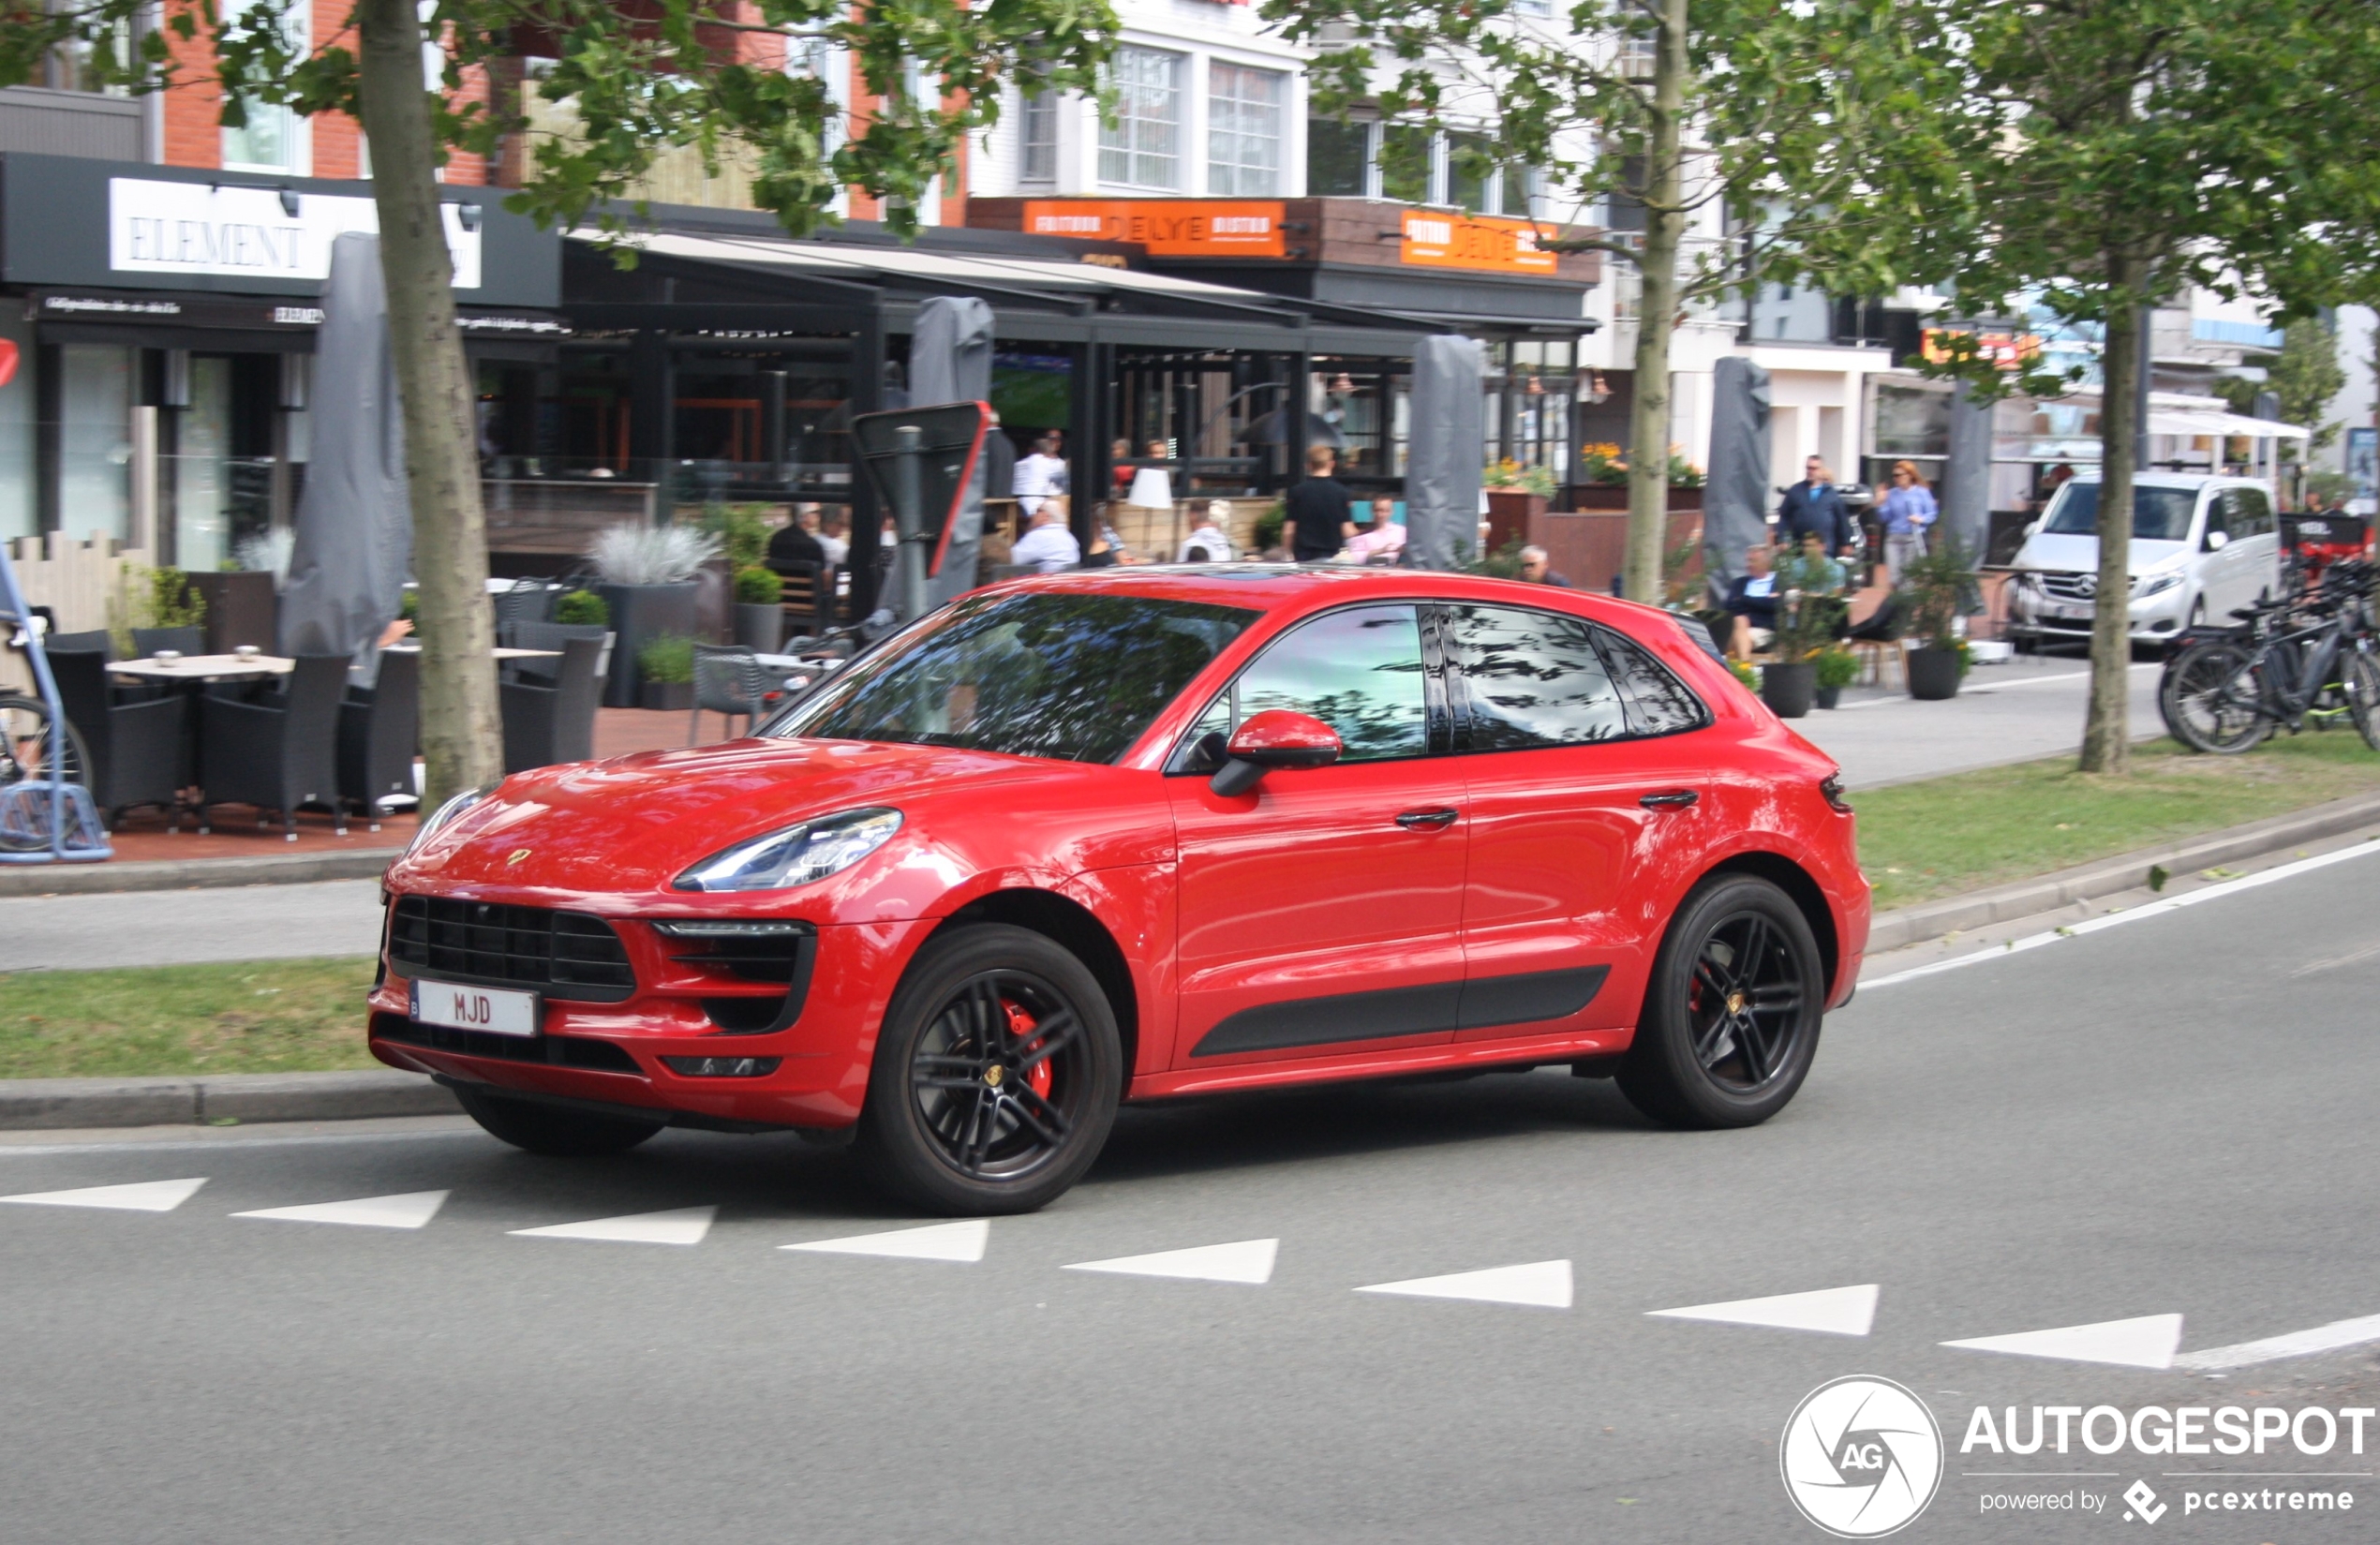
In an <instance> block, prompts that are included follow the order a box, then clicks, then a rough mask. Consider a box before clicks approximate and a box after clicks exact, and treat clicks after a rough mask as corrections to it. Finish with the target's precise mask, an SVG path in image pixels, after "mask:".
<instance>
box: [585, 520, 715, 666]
mask: <svg viewBox="0 0 2380 1545" xmlns="http://www.w3.org/2000/svg"><path fill="white" fill-rule="evenodd" d="M720 550H721V541H720V538H719V537H718V536H717V535H716V534H715V533H712V532H709V531H702V530H697V529H695V528H694V527H692V526H643V525H638V524H635V523H633V522H631V523H624V524H622V525H618V526H614V527H610V528H608V529H606V530H604V531H602V532H599V533H598V534H597V535H596V538H595V541H594V543H593V544H592V545H591V546H590V547H589V548H588V558H589V559H590V560H591V561H592V563H593V565H594V569H595V576H596V585H595V593H596V595H598V596H599V597H601V598H602V602H603V605H604V607H605V608H606V609H607V610H608V611H609V612H610V614H611V626H612V631H614V632H616V633H617V634H618V635H619V643H618V646H617V647H616V648H615V649H614V650H613V651H612V668H611V676H610V680H609V681H608V682H607V683H606V684H605V686H604V690H603V706H605V707H607V708H632V707H634V706H636V705H637V703H638V702H639V701H641V696H640V694H639V692H638V691H637V685H636V683H637V676H636V673H637V669H638V663H639V661H642V660H643V659H644V651H645V646H646V645H647V643H648V642H650V641H652V640H654V639H657V638H661V637H662V636H664V635H666V634H673V633H683V634H685V635H687V636H688V637H692V635H693V634H694V633H695V632H696V631H698V629H699V628H700V626H701V624H700V620H699V618H698V617H696V615H695V595H696V592H697V591H699V590H700V588H701V587H700V586H698V585H696V584H695V582H694V580H695V576H696V575H697V574H699V573H701V572H702V570H703V566H704V565H705V564H707V563H708V562H710V561H711V559H713V558H715V557H718V556H719V554H720ZM721 621H722V622H723V621H724V618H721ZM688 679H690V680H691V679H692V677H689V678H688Z"/></svg>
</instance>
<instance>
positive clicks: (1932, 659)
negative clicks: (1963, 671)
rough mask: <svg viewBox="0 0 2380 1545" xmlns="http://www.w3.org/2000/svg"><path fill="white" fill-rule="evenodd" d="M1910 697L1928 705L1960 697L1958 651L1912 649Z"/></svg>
mask: <svg viewBox="0 0 2380 1545" xmlns="http://www.w3.org/2000/svg"><path fill="white" fill-rule="evenodd" d="M1909 695H1910V696H1911V697H1914V698H1919V699H1922V700H1924V701H1925V702H1927V703H1939V702H1941V700H1942V699H1944V698H1948V697H1956V696H1957V695H1958V651H1957V650H1956V649H1911V650H1910V651H1909Z"/></svg>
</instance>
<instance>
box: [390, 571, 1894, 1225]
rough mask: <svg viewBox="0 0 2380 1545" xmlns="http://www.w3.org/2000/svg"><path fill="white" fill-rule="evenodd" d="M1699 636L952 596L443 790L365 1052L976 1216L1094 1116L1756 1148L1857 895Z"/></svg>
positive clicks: (1572, 596)
mask: <svg viewBox="0 0 2380 1545" xmlns="http://www.w3.org/2000/svg"><path fill="white" fill-rule="evenodd" d="M1691 627H1692V625H1691V624H1690V623H1688V624H1681V622H1680V621H1679V620H1678V619H1676V618H1673V617H1669V616H1667V615H1665V614H1663V613H1660V612H1657V611H1653V610H1650V609H1648V608H1645V607H1643V606H1636V605H1631V604H1629V603H1627V602H1616V601H1610V600H1606V599H1603V598H1601V597H1597V596H1588V595H1582V594H1579V593H1577V592H1575V591H1568V590H1559V589H1550V588H1545V587H1535V586H1522V585H1518V584H1512V583H1508V582H1504V581H1499V580H1490V579H1475V578H1469V577H1465V576H1462V575H1450V574H1432V573H1416V572H1402V571H1396V570H1380V569H1369V570H1367V569H1330V568H1319V569H1314V568H1307V569H1289V568H1270V567H1258V566H1239V567H1234V566H1223V567H1203V568H1196V569H1141V570H1113V569H1111V570H1106V571H1101V572H1093V573H1081V574H1065V575H1057V576H1050V577H1046V578H1039V579H1027V580H1020V581H1015V582H1012V583H1008V584H1004V585H1000V586H996V587H991V588H989V589H986V590H981V591H978V592H976V593H974V594H973V595H970V596H968V597H965V598H963V599H961V600H960V601H959V602H956V603H955V604H953V605H951V606H949V607H947V608H945V609H944V610H943V611H941V612H938V613H936V614H935V615H933V616H931V617H928V618H926V619H925V620H924V621H922V622H921V623H919V624H917V625H915V626H914V627H912V628H909V629H907V630H905V631H902V632H900V633H899V634H896V635H895V636H893V637H892V638H890V639H887V640H885V641H884V642H882V643H881V644H879V645H878V646H875V647H874V648H872V649H870V650H869V651H868V652H866V653H864V654H862V655H861V656H860V657H859V658H858V659H856V660H855V661H852V662H851V663H850V664H849V665H848V666H846V667H845V668H844V669H843V670H841V671H840V672H839V673H838V674H837V675H836V676H832V677H830V678H829V679H828V680H827V681H826V683H825V684H824V685H823V686H821V687H820V688H818V689H815V690H813V691H811V692H810V693H809V694H807V695H806V696H805V697H803V698H802V699H801V700H799V701H797V702H796V703H795V704H794V705H793V706H790V707H789V708H787V709H786V710H785V711H784V712H782V713H781V714H780V715H778V717H777V718H776V719H775V720H774V721H771V722H770V723H769V724H767V725H766V726H764V727H763V730H762V732H761V734H760V735H757V736H755V737H752V738H748V739H742V740H735V741H730V742H728V743H726V744H723V745H718V746H710V747H705V748H703V749H701V750H688V751H664V752H647V753H645V754H642V755H637V756H630V757H623V758H619V759H617V760H614V761H609V762H598V763H588V764H582V765H570V766H557V767H548V768H543V769H542V770H539V771H536V772H531V773H524V774H520V775H518V776H515V777H513V778H508V779H506V780H504V782H503V783H502V784H500V785H498V787H496V788H494V789H490V790H485V791H482V792H479V793H474V794H469V795H462V796H460V797H458V798H455V799H454V800H451V801H449V802H448V803H447V804H446V805H445V806H444V807H443V808H441V809H440V810H438V811H437V812H436V813H435V814H433V815H432V816H431V817H430V818H429V819H428V820H427V821H426V822H424V824H423V829H422V833H421V835H420V837H419V838H418V839H416V841H415V843H414V846H413V847H412V849H411V850H410V851H409V853H408V854H406V855H405V856H404V857H403V858H402V859H401V860H400V861H399V862H398V863H397V864H396V865H395V866H394V868H392V869H390V870H389V874H388V882H387V884H388V892H389V910H388V923H387V937H386V945H385V953H384V963H385V969H384V972H383V974H382V979H381V981H380V982H379V986H378V987H377V988H376V989H375V990H374V992H373V994H372V999H371V1044H372V1050H373V1052H374V1054H375V1055H377V1056H378V1057H379V1058H380V1060H381V1061H383V1062H388V1063H390V1064H392V1065H394V1066H397V1067H404V1068H413V1069H418V1070H420V1071H423V1072H426V1073H430V1074H433V1075H435V1076H436V1077H439V1079H441V1080H443V1081H444V1082H446V1083H448V1084H450V1085H452V1086H453V1087H454V1091H455V1092H456V1094H457V1095H458V1096H459V1097H460V1098H461V1100H462V1102H463V1105H464V1107H465V1108H466V1109H467V1110H469V1112H470V1113H471V1115H472V1116H474V1117H475V1118H477V1120H478V1121H479V1122H480V1124H482V1125H483V1126H484V1127H486V1128H487V1130H488V1131H490V1132H491V1133H494V1134H495V1135H496V1136H498V1137H501V1138H503V1139H504V1140H506V1141H508V1142H511V1143H514V1144H517V1145H519V1146H520V1147H523V1148H527V1149H531V1150H534V1151H540V1152H547V1153H596V1152H609V1151H617V1150H620V1149H624V1148H627V1147H629V1146H631V1145H632V1144H634V1143H637V1142H640V1141H642V1140H644V1139H645V1138H647V1137H648V1136H652V1135H653V1134H654V1133H655V1132H658V1131H659V1130H661V1129H662V1127H663V1126H667V1125H673V1124H674V1125H679V1126H695V1127H707V1128H712V1129H717V1130H726V1131H759V1130H777V1129H784V1128H796V1129H801V1130H803V1131H806V1132H808V1133H810V1134H811V1135H813V1136H833V1137H835V1138H837V1139H840V1138H841V1137H846V1136H848V1137H851V1138H853V1139H854V1140H855V1145H856V1150H857V1152H858V1155H859V1157H860V1158H861V1159H862V1161H863V1162H864V1163H865V1164H866V1166H867V1167H868V1169H869V1171H870V1174H871V1175H872V1176H873V1177H874V1178H875V1179H876V1180H877V1181H879V1182H881V1183H882V1184H884V1185H885V1186H887V1187H889V1188H891V1189H893V1190H894V1191H896V1192H898V1193H900V1194H901V1195H903V1196H906V1197H908V1198H909V1199H911V1200H912V1201H914V1202H915V1203H918V1204H920V1205H922V1206H924V1207H927V1208H930V1209H933V1210H936V1211H949V1212H959V1213H975V1214H980V1213H990V1212H1004V1211H1022V1210H1026V1209H1031V1208H1034V1207H1038V1206H1041V1205H1042V1204H1044V1203H1046V1202H1048V1201H1049V1200H1050V1199H1051V1198H1052V1197H1054V1196H1058V1195H1059V1194H1060V1193H1062V1192H1064V1190H1065V1189H1066V1188H1067V1187H1068V1186H1069V1185H1071V1184H1073V1183H1074V1181H1076V1180H1077V1179H1078V1178H1079V1177H1080V1176H1081V1174H1082V1173H1083V1171H1084V1170H1085V1169H1086V1168H1087V1167H1088V1166H1090V1164H1091V1163H1092V1161H1093V1159H1094V1158H1095V1157H1096V1156H1097V1155H1098V1152H1099V1149H1100V1145H1101V1144H1102V1142H1104V1141H1105V1139H1106V1137H1107V1136H1108V1127H1109V1124H1110V1123H1111V1122H1112V1121H1113V1119H1114V1116H1115V1111H1116V1107H1117V1106H1118V1104H1119V1103H1120V1102H1121V1101H1123V1100H1126V1099H1131V1100H1153V1099H1162V1098H1165V1097H1167V1096H1169V1095H1180V1094H1192V1093H1200V1094H1203V1093H1212V1092H1219V1091H1227V1090H1239V1089H1257V1088H1263V1087H1268V1086H1273V1085H1281V1084H1293V1083H1306V1082H1313V1081H1317V1080H1324V1079H1337V1078H1359V1077H1379V1076H1394V1075H1406V1074H1423V1073H1435V1074H1444V1073H1460V1072H1468V1071H1485V1070H1490V1069H1510V1068H1520V1067H1527V1066H1531V1065H1536V1064H1544V1063H1564V1062H1567V1063H1570V1064H1573V1065H1574V1066H1575V1067H1576V1068H1577V1069H1578V1070H1579V1071H1580V1072H1581V1073H1583V1074H1585V1075H1588V1076H1591V1077H1592V1076H1604V1075H1611V1076H1616V1077H1617V1078H1618V1080H1619V1084H1620V1087H1621V1089H1622V1090H1623V1091H1625V1092H1626V1093H1627V1095H1628V1097H1629V1099H1630V1100H1631V1101H1633V1102H1634V1103H1635V1104H1636V1105H1637V1106H1638V1107H1641V1108H1642V1109H1644V1111H1645V1112H1647V1113H1648V1114H1650V1115H1652V1116H1654V1117H1656V1118H1658V1119H1659V1120H1661V1121H1663V1122H1670V1123H1673V1124H1675V1125H1679V1126H1689V1127H1727V1126H1741V1125H1747V1124H1749V1123H1752V1122H1760V1121H1763V1120H1764V1119H1765V1118H1767V1117H1768V1116H1770V1115H1773V1114H1774V1113H1775V1112H1777V1111H1778V1109H1780V1108H1782V1107H1784V1105H1785V1104H1786V1102H1787V1101H1789V1100H1791V1099H1792V1096H1793V1092H1794V1091H1795V1090H1796V1089H1797V1088H1799V1086H1800V1084H1801V1082H1802V1079H1803V1077H1805V1076H1806V1075H1807V1073H1808V1071H1809V1066H1810V1060H1811V1057H1812V1055H1813V1054H1814V1053H1815V1051H1816V1050H1817V1047H1818V1035H1819V1026H1820V1020H1821V1018H1822V1015H1823V1013H1824V1011H1825V1010H1826V1009H1827V1008H1829V1007H1831V1006H1834V1005H1836V1004H1838V1003H1841V1002H1843V1001H1844V1000H1846V999H1848V998H1849V997H1850V995H1851V992H1852V983H1853V982H1854V980H1855V979H1856V977H1857V975H1858V970H1859V961H1860V954H1861V951H1862V949H1863V948H1864V947H1865V944H1866V942H1867V925H1868V897H1867V883H1866V882H1865V881H1864V880H1863V879H1862V878H1861V877H1860V873H1859V869H1858V867H1857V865H1856V863H1855V862H1854V860H1853V854H1852V814H1851V811H1850V809H1849V808H1848V807H1847V806H1846V805H1845V804H1844V803H1843V801H1842V798H1841V795H1840V791H1839V787H1838V785H1837V782H1836V771H1837V769H1836V767H1835V765H1834V764H1833V763H1831V762H1830V761H1828V760H1827V758H1826V757H1824V756H1823V755H1822V754H1821V753H1819V752H1818V751H1817V750H1813V749H1812V748H1811V747H1810V746H1809V745H1808V744H1807V743H1806V742H1805V741H1803V740H1802V739H1801V738H1800V737H1798V736H1797V735H1793V734H1792V732H1791V731H1790V730H1788V729H1786V728H1785V726H1784V725H1783V724H1781V723H1779V722H1778V720H1777V719H1776V718H1775V717H1773V716H1772V715H1771V714H1770V713H1769V712H1768V711H1767V710H1766V709H1765V708H1763V706H1761V705H1760V704H1759V703H1758V702H1756V701H1755V700H1754V699H1753V698H1752V696H1751V695H1750V694H1749V693H1748V692H1746V691H1744V690H1743V689H1742V688H1741V687H1740V686H1739V685H1737V683H1736V682H1735V681H1734V679H1733V677H1731V676H1729V675H1728V673H1727V671H1726V669H1725V668H1724V667H1723V666H1722V665H1721V664H1720V662H1719V661H1718V659H1717V658H1716V657H1715V656H1714V655H1713V654H1712V653H1711V652H1710V651H1709V648H1708V646H1707V644H1706V643H1703V642H1701V641H1699V640H1697V639H1696V638H1694V637H1693V636H1692V635H1691V633H1690V631H1689V630H1690V628H1691Z"/></svg>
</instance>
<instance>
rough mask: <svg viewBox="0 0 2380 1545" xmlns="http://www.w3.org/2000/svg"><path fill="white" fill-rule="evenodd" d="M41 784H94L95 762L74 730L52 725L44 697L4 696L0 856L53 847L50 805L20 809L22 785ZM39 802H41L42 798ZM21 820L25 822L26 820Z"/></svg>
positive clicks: (0, 736) (0, 711)
mask: <svg viewBox="0 0 2380 1545" xmlns="http://www.w3.org/2000/svg"><path fill="white" fill-rule="evenodd" d="M32 780H54V781H56V782H60V783H81V784H82V785H83V786H85V787H86V788H87V787H89V785H90V781H91V757H90V753H89V752H87V751H85V750H83V747H82V735H78V734H76V733H75V728H74V726H73V725H71V724H68V723H65V722H64V721H52V719H51V717H50V710H49V708H48V706H46V705H44V704H43V703H42V702H41V700H40V699H39V698H34V697H0V813H5V814H6V815H7V817H8V819H5V820H0V851H7V852H11V853H30V852H33V851H35V850H37V849H40V848H46V847H48V846H49V845H50V831H49V824H48V810H47V805H46V801H40V802H39V805H40V808H39V809H35V808H34V806H32V805H26V806H24V807H23V808H19V801H17V800H15V799H12V798H11V797H10V796H9V790H10V789H11V788H12V787H14V786H15V785H16V784H19V783H23V782H28V781H32ZM33 798H34V800H36V801H39V796H38V795H34V796H33ZM20 817H21V818H22V819H20Z"/></svg>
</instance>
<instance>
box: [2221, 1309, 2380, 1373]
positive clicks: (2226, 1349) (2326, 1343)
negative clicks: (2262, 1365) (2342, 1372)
mask: <svg viewBox="0 0 2380 1545" xmlns="http://www.w3.org/2000/svg"><path fill="white" fill-rule="evenodd" d="M2375 1341H2380V1315H2364V1316H2363V1317H2362V1318H2361V1319H2352V1320H2333V1321H2332V1322H2331V1323H2330V1324H2328V1325H2317V1326H2315V1327H2314V1328H2313V1330H2292V1331H2291V1332H2289V1333H2288V1334H2287V1335H2285V1336H2268V1337H2266V1338H2265V1339H2264V1340H2263V1341H2243V1342H2241V1343H2239V1344H2238V1345H2236V1346H2209V1347H2208V1348H2207V1349H2206V1350H2205V1351H2203V1352H2184V1353H2183V1354H2182V1355H2181V1356H2179V1357H2178V1358H2176V1359H2174V1366H2175V1367H2176V1368H2181V1369H2186V1370H2188V1371H2189V1372H2191V1373H2194V1374H2220V1373H2222V1372H2224V1370H2225V1369H2229V1368H2247V1367H2251V1366H2253V1365H2254V1364H2256V1363H2259V1362H2279V1361H2281V1360H2282V1359H2284V1358H2310V1357H2313V1355H2314V1354H2315V1353H2317V1352H2336V1351H2340V1350H2342V1349H2343V1348H2345V1347H2349V1346H2362V1345H2365V1344H2369V1343H2372V1342H2375Z"/></svg>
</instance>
